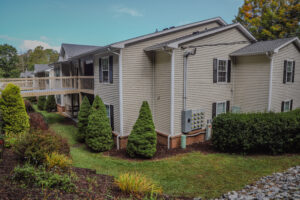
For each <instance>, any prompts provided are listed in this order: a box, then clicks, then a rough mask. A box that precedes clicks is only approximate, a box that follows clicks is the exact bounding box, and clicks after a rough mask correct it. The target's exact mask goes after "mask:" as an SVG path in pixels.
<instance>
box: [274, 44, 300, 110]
mask: <svg viewBox="0 0 300 200" xmlns="http://www.w3.org/2000/svg"><path fill="white" fill-rule="evenodd" d="M284 60H294V61H296V66H295V82H294V83H286V84H284V83H283V68H284ZM272 87H273V88H272V102H271V110H272V111H275V112H281V102H282V101H285V100H290V99H293V108H294V109H295V108H297V107H300V52H299V50H298V49H297V48H296V47H295V45H294V44H289V45H287V46H286V47H283V48H282V49H280V50H279V52H278V54H275V55H274V65H273V86H272Z"/></svg>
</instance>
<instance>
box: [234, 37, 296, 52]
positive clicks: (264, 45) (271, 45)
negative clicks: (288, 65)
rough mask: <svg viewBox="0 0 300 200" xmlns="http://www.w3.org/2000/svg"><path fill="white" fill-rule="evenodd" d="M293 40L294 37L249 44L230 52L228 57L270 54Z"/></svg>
mask: <svg viewBox="0 0 300 200" xmlns="http://www.w3.org/2000/svg"><path fill="white" fill-rule="evenodd" d="M295 38H296V37H292V38H282V39H277V40H269V41H260V42H256V43H253V44H249V45H247V46H245V47H243V48H241V49H239V50H236V51H234V52H232V53H231V54H230V55H231V56H243V55H259V54H264V53H266V52H272V51H274V50H275V49H277V48H278V47H280V46H282V45H284V44H285V43H287V42H290V41H291V40H294V39H295Z"/></svg>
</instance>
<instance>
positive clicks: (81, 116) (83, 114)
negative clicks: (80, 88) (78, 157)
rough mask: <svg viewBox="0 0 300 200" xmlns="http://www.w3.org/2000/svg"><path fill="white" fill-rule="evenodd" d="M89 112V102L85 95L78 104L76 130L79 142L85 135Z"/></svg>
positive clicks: (82, 140)
mask: <svg viewBox="0 0 300 200" xmlns="http://www.w3.org/2000/svg"><path fill="white" fill-rule="evenodd" d="M90 113H91V104H90V102H89V99H88V98H87V97H86V96H85V97H83V100H82V103H81V105H80V110H79V113H78V123H77V127H78V132H77V140H78V141H79V142H84V140H85V136H86V133H87V128H88V122H89V120H88V118H89V115H90Z"/></svg>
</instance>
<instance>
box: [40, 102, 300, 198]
mask: <svg viewBox="0 0 300 200" xmlns="http://www.w3.org/2000/svg"><path fill="white" fill-rule="evenodd" d="M35 109H36V107H35ZM41 113H42V114H43V115H44V116H45V118H46V119H47V121H48V122H49V124H50V128H51V129H53V130H54V131H56V132H57V133H58V134H60V135H62V136H63V137H66V138H67V139H68V140H69V142H70V144H71V146H72V147H71V155H72V158H73V163H74V166H76V167H83V168H91V169H96V170H97V173H99V174H108V175H112V176H117V175H118V174H120V173H122V172H129V171H130V172H133V171H136V172H139V173H143V174H145V175H147V176H148V177H151V178H152V179H153V180H154V181H156V182H157V183H159V184H160V185H161V186H162V187H163V189H164V193H166V194H169V195H177V196H188V197H197V196H201V197H205V198H213V197H218V196H220V195H222V194H223V193H225V192H228V191H231V190H239V189H242V188H243V187H244V186H245V185H246V184H249V183H251V182H254V181H255V180H257V179H258V178H259V177H262V176H265V175H268V174H271V173H273V172H277V171H283V170H285V169H287V168H289V167H292V166H295V165H300V155H292V156H290V155H283V156H241V155H230V154H221V153H218V154H208V155H204V154H202V153H199V152H194V153H188V154H184V155H179V156H174V157H172V158H167V159H162V160H157V161H144V162H140V161H128V160H122V159H119V158H112V157H108V156H104V155H102V154H101V153H91V152H90V151H89V150H88V149H87V148H86V147H85V146H84V145H75V144H76V143H77V142H76V140H75V138H74V134H75V131H76V128H75V127H74V126H72V125H63V124H62V123H60V121H61V120H62V121H63V117H61V116H60V115H58V114H54V113H47V112H41Z"/></svg>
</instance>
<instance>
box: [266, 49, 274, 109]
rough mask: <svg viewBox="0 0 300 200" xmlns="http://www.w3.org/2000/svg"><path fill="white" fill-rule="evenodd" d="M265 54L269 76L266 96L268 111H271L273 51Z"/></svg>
mask: <svg viewBox="0 0 300 200" xmlns="http://www.w3.org/2000/svg"><path fill="white" fill-rule="evenodd" d="M266 54H267V56H268V57H269V58H270V60H271V61H270V78H269V97H268V112H270V111H271V103H272V85H273V84H272V81H273V55H274V53H273V52H267V53H266Z"/></svg>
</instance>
